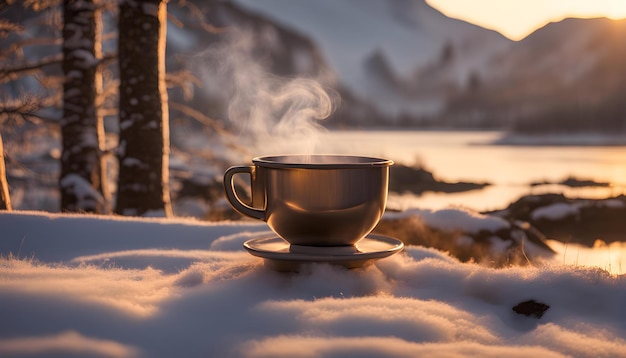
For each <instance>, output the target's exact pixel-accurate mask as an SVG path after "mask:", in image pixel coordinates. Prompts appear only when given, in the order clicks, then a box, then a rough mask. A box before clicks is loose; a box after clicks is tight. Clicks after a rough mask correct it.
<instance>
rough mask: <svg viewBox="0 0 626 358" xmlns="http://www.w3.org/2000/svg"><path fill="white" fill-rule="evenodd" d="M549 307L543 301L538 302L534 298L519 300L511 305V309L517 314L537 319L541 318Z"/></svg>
mask: <svg viewBox="0 0 626 358" xmlns="http://www.w3.org/2000/svg"><path fill="white" fill-rule="evenodd" d="M549 308H550V306H548V305H546V304H545V303H540V302H537V301H535V300H528V301H524V302H520V303H519V304H517V305H516V306H514V307H513V311H515V313H517V314H523V315H524V316H526V317H530V316H533V317H535V318H537V319H539V318H541V317H542V316H543V314H544V313H545V312H546V311H547V310H548V309H549Z"/></svg>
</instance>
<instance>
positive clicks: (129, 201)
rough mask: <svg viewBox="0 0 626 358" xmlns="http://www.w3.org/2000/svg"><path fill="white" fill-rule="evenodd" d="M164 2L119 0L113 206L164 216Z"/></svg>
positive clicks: (166, 151) (166, 128) (166, 197)
mask: <svg viewBox="0 0 626 358" xmlns="http://www.w3.org/2000/svg"><path fill="white" fill-rule="evenodd" d="M166 16H167V7H166V2H165V1H162V0H121V2H120V11H119V28H118V31H119V34H120V36H119V39H118V63H119V70H120V90H119V101H120V102H119V120H120V142H119V149H118V160H119V178H118V188H117V204H116V208H115V211H116V212H117V213H118V214H122V215H165V216H170V215H171V214H172V209H171V205H170V193H169V184H168V183H169V178H168V176H169V173H168V165H169V113H168V104H167V92H166V87H165V32H166V20H167V19H166Z"/></svg>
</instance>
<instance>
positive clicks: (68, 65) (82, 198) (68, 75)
mask: <svg viewBox="0 0 626 358" xmlns="http://www.w3.org/2000/svg"><path fill="white" fill-rule="evenodd" d="M101 29H102V23H101V19H100V11H99V10H97V8H96V5H95V4H94V0H64V1H63V72H64V73H65V82H64V84H63V119H62V120H61V132H62V137H63V144H62V150H63V153H62V156H61V175H60V178H59V187H60V190H61V211H64V212H67V211H70V212H91V213H105V212H107V211H108V210H107V200H106V199H107V192H108V191H107V188H106V180H105V178H106V176H105V169H106V168H105V162H104V160H103V158H102V148H103V147H104V126H103V120H102V117H101V116H100V115H99V114H98V105H97V101H98V95H99V91H101V87H102V75H101V73H100V70H99V68H98V64H99V59H100V58H101V57H102V51H101V48H100V47H101V44H100V34H101Z"/></svg>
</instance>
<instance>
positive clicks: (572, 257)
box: [548, 235, 626, 275]
mask: <svg viewBox="0 0 626 358" xmlns="http://www.w3.org/2000/svg"><path fill="white" fill-rule="evenodd" d="M625 236H626V235H625ZM548 245H549V246H550V247H551V248H552V249H553V250H554V251H556V253H557V254H556V256H555V260H556V261H557V262H560V263H562V264H563V265H567V266H577V267H580V266H596V267H599V268H601V269H603V270H606V271H608V272H609V273H612V274H615V275H623V274H626V242H613V243H611V244H608V245H607V244H605V243H603V242H601V241H597V242H596V244H595V245H594V247H592V248H590V247H585V246H581V245H576V244H565V243H562V242H560V241H554V240H549V241H548Z"/></svg>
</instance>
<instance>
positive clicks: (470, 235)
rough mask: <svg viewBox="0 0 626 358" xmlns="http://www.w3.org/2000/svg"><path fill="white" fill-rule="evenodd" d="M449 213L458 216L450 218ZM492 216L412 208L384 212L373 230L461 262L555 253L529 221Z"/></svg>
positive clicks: (518, 260) (496, 263) (513, 260)
mask: <svg viewBox="0 0 626 358" xmlns="http://www.w3.org/2000/svg"><path fill="white" fill-rule="evenodd" d="M451 211H456V212H457V213H456V214H455V213H451ZM451 216H455V217H456V218H457V220H452V219H450V218H451ZM493 219H495V218H494V217H490V216H488V215H480V214H479V213H475V212H470V211H469V210H463V209H445V210H439V211H427V210H423V211H420V210H413V211H411V212H403V213H396V214H394V213H388V214H386V215H385V217H384V218H383V219H382V220H381V221H380V222H379V223H378V225H377V226H376V228H374V233H377V234H381V235H388V236H392V237H396V238H398V239H400V240H402V241H403V242H404V244H405V245H420V246H427V247H433V248H436V249H438V250H441V251H446V252H448V253H449V254H450V255H451V256H453V257H456V258H457V259H459V260H460V261H463V262H478V263H481V264H485V265H488V266H492V267H505V266H510V265H514V264H520V265H527V264H530V263H532V262H533V261H535V260H537V259H539V258H542V257H545V256H549V255H553V254H554V251H553V250H552V249H551V248H550V247H549V246H548V245H547V244H546V243H545V240H546V237H545V236H544V235H543V234H542V233H541V232H540V231H539V230H536V229H535V228H533V227H532V226H531V225H530V224H528V223H526V222H522V221H517V220H510V221H509V220H502V219H499V218H498V220H501V221H502V225H489V223H492V222H493ZM472 220H473V221H474V223H473V224H472V225H470V226H472V227H463V226H462V225H461V226H457V225H456V223H457V222H469V221H472ZM447 222H449V224H447ZM481 223H482V224H484V225H481Z"/></svg>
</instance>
